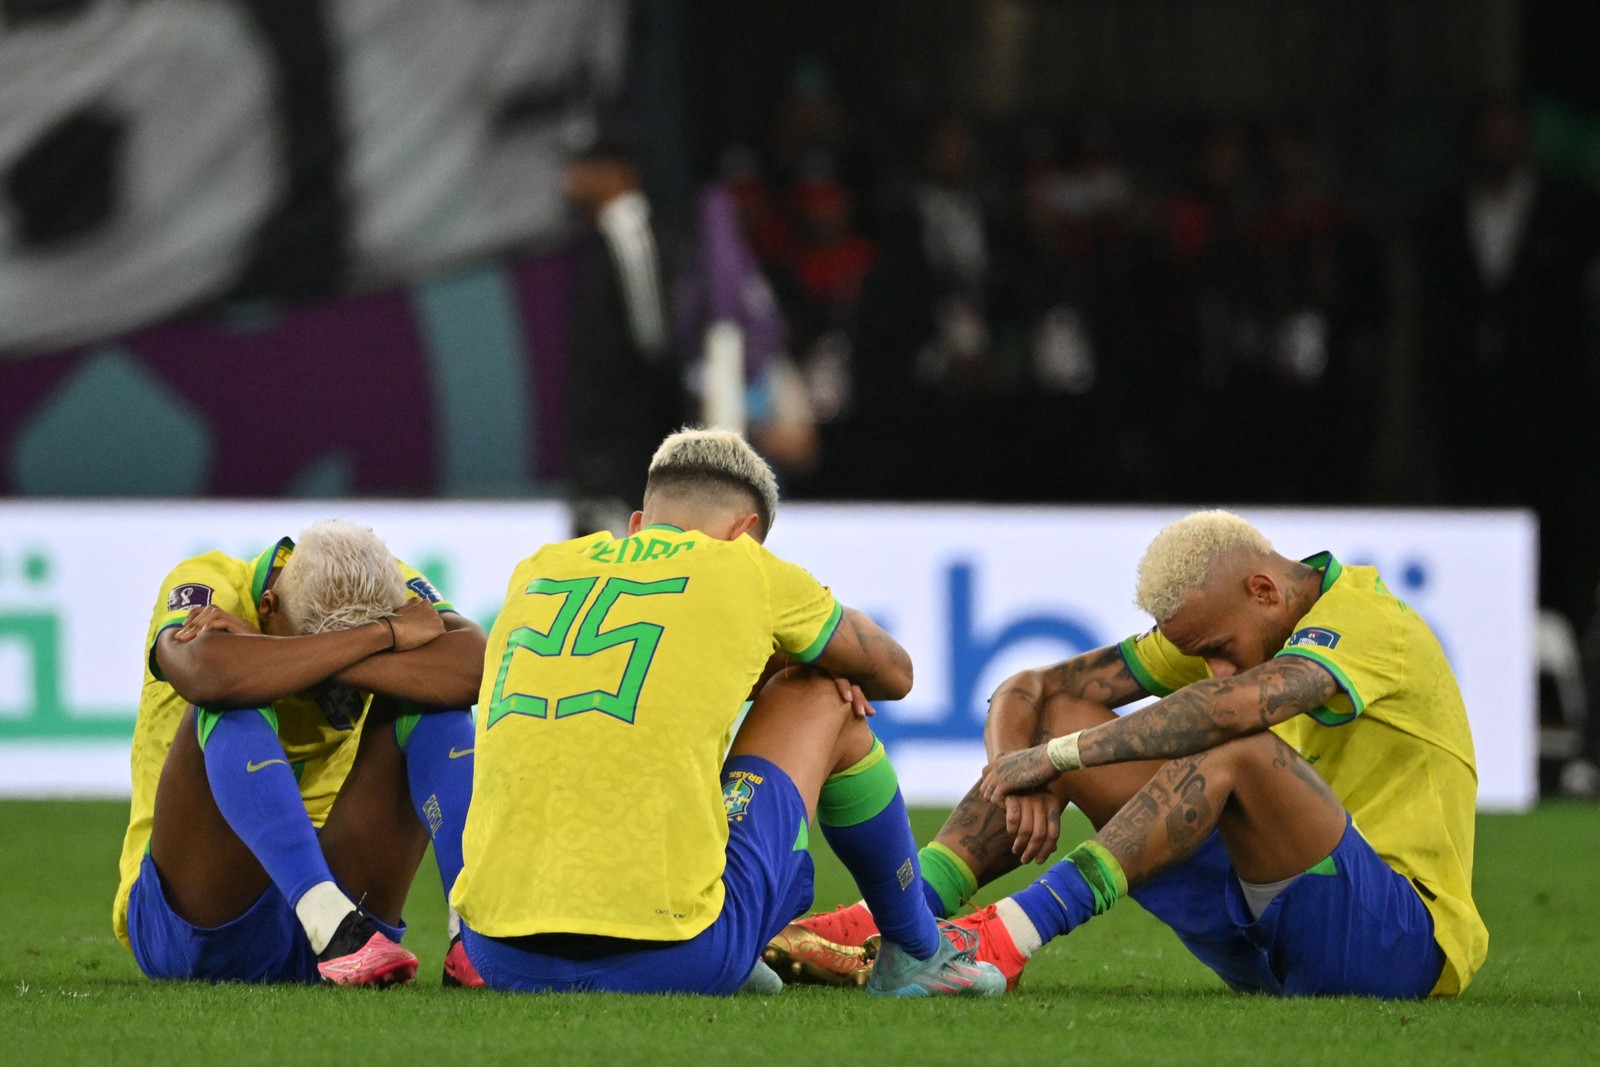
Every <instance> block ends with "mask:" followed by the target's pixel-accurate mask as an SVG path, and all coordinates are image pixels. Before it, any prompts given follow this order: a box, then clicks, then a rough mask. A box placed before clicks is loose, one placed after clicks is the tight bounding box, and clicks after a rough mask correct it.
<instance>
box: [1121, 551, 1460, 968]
mask: <svg viewBox="0 0 1600 1067" xmlns="http://www.w3.org/2000/svg"><path fill="white" fill-rule="evenodd" d="M1303 562H1305V563H1306V564H1307V565H1309V566H1311V567H1315V568H1317V569H1318V570H1320V571H1322V594H1321V596H1319V597H1318V598H1317V602H1316V603H1315V604H1313V605H1312V607H1311V610H1310V611H1309V612H1307V613H1306V614H1305V616H1304V617H1302V618H1301V619H1300V621H1299V623H1298V624H1297V625H1296V628H1295V631H1294V633H1293V634H1291V635H1290V637H1289V640H1288V641H1287V642H1286V643H1285V644H1284V647H1283V648H1282V649H1280V650H1279V651H1278V652H1277V655H1279V656H1303V657H1305V658H1307V659H1309V660H1312V661H1313V662H1315V663H1317V664H1320V665H1321V666H1322V667H1324V668H1326V669H1327V671H1328V673H1330V674H1332V675H1333V677H1334V680H1335V681H1336V682H1337V683H1338V686H1339V691H1338V693H1337V694H1336V695H1335V696H1334V697H1333V698H1331V699H1330V700H1329V701H1328V703H1327V704H1326V705H1324V706H1323V707H1320V708H1317V709H1315V710H1313V711H1310V712H1308V713H1306V714H1304V715H1297V716H1295V717H1294V718H1292V719H1290V720H1288V721H1287V722H1283V723H1279V724H1278V725H1277V726H1274V727H1273V728H1272V729H1273V732H1275V733H1276V734H1277V735H1278V736H1279V737H1281V738H1283V740H1284V741H1286V742H1287V743H1289V744H1290V745H1292V746H1294V748H1295V750H1296V751H1298V752H1299V753H1300V755H1302V756H1303V757H1305V759H1306V760H1307V762H1309V763H1310V764H1311V765H1312V766H1313V767H1315V768H1316V770H1317V772H1318V773H1319V774H1320V775H1321V776H1322V777H1323V779H1325V780H1326V781H1327V783H1328V785H1329V787H1330V788H1332V789H1333V792H1334V794H1335V795H1337V796H1338V798H1339V800H1340V802H1341V803H1343V804H1344V807H1345V810H1347V811H1349V812H1350V814H1351V816H1352V818H1354V820H1355V823H1356V826H1357V827H1358V828H1359V829H1360V831H1361V836H1362V837H1364V838H1365V839H1366V840H1367V842H1368V843H1369V844H1370V845H1371V846H1372V848H1373V850H1374V851H1376V852H1377V853H1378V855H1379V856H1381V857H1382V858H1383V860H1384V862H1385V863H1387V864H1389V866H1390V867H1392V868H1394V869H1395V870H1396V871H1398V872H1399V873H1400V874H1402V875H1404V876H1405V877H1406V878H1407V879H1409V880H1410V882H1411V884H1412V885H1413V886H1414V887H1415V888H1416V891H1417V893H1418V895H1419V896H1421V898H1422V901H1423V903H1424V904H1425V905H1426V906H1427V908H1428V911H1429V913H1430V914H1432V916H1433V924H1434V939H1435V940H1436V941H1437V942H1438V943H1439V948H1440V949H1441V950H1442V951H1443V952H1444V956H1445V965H1444V970H1443V972H1442V973H1441V974H1440V975H1439V981H1438V983H1437V984H1436V985H1435V986H1434V988H1433V994H1434V995H1435V996H1449V995H1453V994H1455V993H1459V992H1461V991H1462V990H1464V989H1466V988H1467V984H1468V983H1469V982H1471V981H1472V976H1473V975H1474V974H1475V973H1477V970H1478V968H1479V967H1481V966H1482V965H1483V960H1484V957H1485V956H1486V955H1487V954H1488V951H1489V931H1488V929H1487V928H1486V927H1485V926H1484V924H1483V919H1482V918H1480V917H1479V915H1478V909H1477V907H1476V906H1475V905H1474V904H1473V902H1472V847H1473V831H1474V821H1473V820H1474V817H1475V809H1476V802H1477V793H1478V772H1477V764H1476V763H1475V761H1474V757H1473V750H1472V734H1471V733H1470V732H1469V730H1468V728H1467V711H1466V706H1465V705H1464V704H1463V703H1462V700H1461V690H1460V688H1459V686H1457V684H1456V679H1455V675H1454V673H1452V671H1451V670H1450V664H1449V662H1448V661H1447V660H1446V659H1445V655H1444V649H1442V648H1441V647H1440V646H1439V641H1438V638H1436V637H1435V636H1434V635H1433V631H1432V630H1430V629H1429V628H1428V624H1427V623H1426V622H1424V621H1423V620H1422V618H1421V616H1419V615H1418V614H1417V613H1416V612H1415V611H1413V610H1412V609H1411V608H1410V607H1409V606H1408V605H1407V604H1406V603H1405V601H1403V600H1400V599H1399V598H1398V597H1396V596H1395V595H1394V594H1393V593H1391V592H1390V591H1389V590H1388V588H1387V587H1386V586H1385V585H1384V584H1383V579H1381V578H1380V577H1379V576H1378V572H1377V570H1376V569H1374V568H1372V567H1346V566H1343V565H1341V564H1340V563H1339V561H1338V560H1336V559H1334V558H1333V556H1332V554H1331V553H1327V552H1323V553H1319V554H1318V555H1315V556H1311V557H1309V558H1308V559H1306V560H1304V561H1303ZM1121 647H1122V655H1123V658H1124V659H1125V660H1126V661H1127V664H1128V669H1129V670H1130V671H1131V672H1132V673H1133V675H1134V677H1135V678H1136V679H1137V680H1138V681H1139V684H1140V685H1141V686H1143V687H1144V688H1145V689H1146V690H1148V691H1149V692H1151V693H1154V694H1155V695H1157V696H1166V695H1167V694H1168V693H1171V692H1173V691H1174V690H1176V689H1180V688H1182V687H1183V686H1185V685H1188V684H1189V683H1191V682H1195V681H1199V680H1200V679H1202V678H1207V677H1209V676H1210V673H1211V672H1210V670H1209V668H1207V667H1206V664H1205V661H1204V660H1202V659H1200V658H1198V657H1193V656H1185V655H1183V654H1182V653H1181V652H1179V651H1178V650H1177V648H1176V647H1174V646H1173V644H1172V643H1171V642H1170V641H1168V640H1167V639H1166V638H1165V637H1164V636H1162V634H1161V633H1160V631H1159V630H1151V631H1150V632H1149V633H1146V634H1144V635H1142V636H1140V637H1131V638H1129V639H1128V640H1126V641H1124V642H1122V646H1121Z"/></svg>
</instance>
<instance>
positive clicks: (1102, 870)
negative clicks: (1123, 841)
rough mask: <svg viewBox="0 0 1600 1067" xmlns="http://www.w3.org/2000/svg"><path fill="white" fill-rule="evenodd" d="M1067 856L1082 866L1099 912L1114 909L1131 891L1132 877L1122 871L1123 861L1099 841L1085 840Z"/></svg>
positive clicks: (1082, 873)
mask: <svg viewBox="0 0 1600 1067" xmlns="http://www.w3.org/2000/svg"><path fill="white" fill-rule="evenodd" d="M1067 859H1069V860H1071V861H1072V865H1073V866H1074V867H1076V868H1078V873H1079V874H1081V875H1083V880H1084V881H1085V882H1088V883H1089V889H1090V891H1091V892H1092V893H1094V913H1095V914H1096V915H1099V914H1101V913H1102V912H1105V911H1107V910H1108V909H1110V907H1111V905H1113V904H1115V903H1116V902H1117V901H1118V899H1120V898H1121V897H1123V896H1125V895H1126V894H1127V892H1128V876H1127V875H1126V874H1124V873H1122V864H1120V863H1118V862H1117V857H1115V856H1113V855H1112V854H1111V851H1110V850H1109V849H1107V848H1106V847H1105V846H1104V845H1102V844H1101V843H1100V842H1098V841H1093V840H1091V841H1085V842H1084V843H1083V844H1081V845H1079V846H1078V847H1077V848H1075V849H1073V850H1072V851H1071V852H1069V853H1068V854H1067Z"/></svg>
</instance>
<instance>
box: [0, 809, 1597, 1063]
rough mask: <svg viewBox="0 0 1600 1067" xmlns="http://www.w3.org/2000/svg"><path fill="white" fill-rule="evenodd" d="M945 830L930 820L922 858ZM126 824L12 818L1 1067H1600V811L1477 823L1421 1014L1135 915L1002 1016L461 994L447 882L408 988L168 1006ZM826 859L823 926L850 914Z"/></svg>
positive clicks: (199, 999) (970, 1008)
mask: <svg viewBox="0 0 1600 1067" xmlns="http://www.w3.org/2000/svg"><path fill="white" fill-rule="evenodd" d="M941 816H942V813H940V812H918V813H916V816H915V820H916V823H917V829H918V834H919V838H926V837H927V836H928V835H929V834H931V833H932V832H933V830H934V829H936V828H937V826H938V824H939V821H940V819H941ZM125 818H126V808H125V806H124V805H121V804H106V803H87V802H85V803H69V802H4V803H0V859H3V861H4V865H5V866H4V871H5V873H4V874H3V875H0V1063H4V1064H8V1065H18V1067H21V1065H32V1064H71V1063H96V1064H103V1063H110V1064H116V1065H121V1064H143V1063H149V1064H159V1065H162V1067H171V1065H173V1064H187V1063H219V1064H228V1065H230V1067H232V1065H241V1067H242V1065H245V1064H255V1063H273V1064H279V1065H292V1067H302V1065H303V1067H310V1065H314V1064H324V1063H327V1064H350V1063H358V1062H368V1061H373V1060H381V1061H383V1062H389V1063H396V1064H401V1065H406V1064H413V1063H415V1064H436V1063H446V1064H457V1063H462V1064H501V1063H504V1064H513V1063H515V1064H527V1063H536V1064H569V1063H571V1064H583V1063H606V1064H621V1063H649V1064H657V1065H666V1064H680V1063H697V1064H698V1063H705V1064H722V1063H727V1064H752V1063H753V1064H760V1065H762V1067H766V1065H776V1064H789V1063H796V1064H799V1063H805V1064H840V1065H843V1064H854V1063H865V1064H868V1065H869V1067H886V1065H889V1064H900V1063H908V1064H945V1063H949V1064H1010V1063H1091V1064H1096V1065H1105V1064H1122V1063H1127V1064H1140V1065H1155V1064H1164V1063H1171V1062H1179V1061H1187V1062H1194V1063H1207V1064H1213V1063H1244V1062H1284V1063H1296V1064H1317V1063H1329V1064H1340V1065H1342V1067H1349V1065H1352V1064H1367V1063H1380V1062H1381V1063H1384V1064H1394V1065H1399V1064H1426V1065H1428V1067H1437V1065H1440V1064H1456V1063H1482V1064H1507V1063H1527V1064H1540V1065H1557V1064H1567V1063H1571V1064H1594V1063H1600V961H1597V960H1596V953H1597V951H1600V807H1594V806H1577V805H1546V806H1545V807H1542V808H1540V809H1539V810H1538V811H1536V812H1534V813H1533V814H1530V815H1525V816H1484V817H1481V818H1480V819H1479V824H1478V861H1477V894H1478V899H1479V904H1480V907H1481V909H1482V911H1483V913H1484V916H1485V919H1486V921H1487V922H1488V924H1489V928H1490V931H1491V935H1492V943H1491V949H1490V959H1489V963H1488V966H1487V967H1486V968H1485V969H1484V971H1483V972H1482V973H1481V974H1480V975H1479V977H1478V979H1477V981H1476V983H1475V984H1474V985H1473V987H1472V988H1471V989H1470V990H1469V991H1468V993H1467V994H1466V995H1465V996H1464V997H1461V998H1460V999H1458V1000H1454V1001H1430V1002H1426V1003H1420V1004H1385V1003H1378V1002H1373V1001H1362V1000H1356V999H1329V1000H1317V1001H1280V1000H1271V999H1266V998H1259V997H1241V996H1235V995H1233V994H1231V993H1228V992H1227V991H1226V990H1224V989H1223V987H1222V985H1221V984H1220V983H1219V982H1218V981H1217V980H1216V979H1215V978H1213V977H1212V976H1211V975H1210V973H1209V972H1207V971H1206V970H1205V969H1204V968H1202V967H1200V966H1199V965H1198V964H1196V963H1195V962H1194V961H1193V960H1192V959H1190V958H1189V957H1188V956H1187V955H1186V954H1185V953H1184V951H1183V949H1182V948H1181V946H1180V945H1179V944H1178V942H1177V940H1176V939H1175V938H1173V937H1172V935H1171V934H1170V933H1169V932H1167V931H1166V929H1165V928H1163V927H1162V926H1160V924H1158V923H1157V922H1155V921H1154V920H1153V919H1152V918H1151V917H1150V916H1149V915H1147V914H1145V913H1144V912H1143V911H1141V910H1140V909H1139V908H1138V907H1137V905H1134V904H1131V903H1125V904H1123V905H1121V906H1119V907H1118V908H1117V909H1115V910H1114V911H1113V912H1111V913H1110V914H1108V915H1106V916H1104V917H1103V918H1101V919H1099V920H1097V921H1096V922H1095V923H1093V924H1090V925H1089V926H1087V927H1085V928H1083V929H1082V930H1079V931H1077V932H1075V933H1074V934H1072V936H1070V937H1067V938H1063V939H1061V940H1060V941H1057V942H1056V943H1054V944H1052V945H1051V946H1049V947H1048V948H1046V950H1045V951H1044V952H1043V953H1041V955H1040V956H1039V958H1038V959H1036V960H1035V961H1034V962H1033V964H1032V965H1031V966H1030V968H1029V971H1028V974H1027V976H1026V977H1025V979H1024V981H1023V985H1022V987H1021V989H1020V990H1018V991H1017V992H1016V993H1014V994H1011V995H1009V996H1007V997H1004V998H1001V999H998V1000H993V1001H980V1002H959V1003H955V1002H947V1001H946V1002H928V1001H910V1002H882V1001H875V1000H869V999H868V998H866V997H865V996H864V995H861V994H859V993H858V992H856V991H844V990H833V989H819V988H791V989H789V990H787V991H786V992H785V993H784V994H782V995H781V996H778V997H771V998H760V997H740V998H734V999H732V1000H710V999H702V998H692V997H619V996H598V995H585V996H543V997H527V996H503V995H497V994H481V993H471V992H465V991H461V990H447V989H441V988H440V987H439V986H438V984H437V975H438V973H439V965H440V960H441V957H442V954H443V949H444V933H443V904H442V902H441V900H440V893H439V888H438V885H437V881H436V879H435V878H434V876H433V872H432V867H431V863H430V864H429V865H427V866H426V867H425V868H424V871H423V872H422V873H421V874H420V875H419V877H418V883H417V888H416V890H415V891H414V893H413V896H412V901H411V905H410V907H409V909H408V910H409V914H408V916H407V918H408V919H409V921H410V923H411V934H410V936H408V938H407V942H408V944H410V945H411V946H412V948H413V950H414V951H416V952H417V953H418V955H419V956H421V957H422V961H423V971H422V975H421V977H420V978H419V980H418V983H417V984H416V985H415V986H413V987H412V988H410V989H405V990H396V991H392V992H388V993H371V992H366V991H358V990H333V989H317V988H253V987H242V986H205V985H162V984H156V983H152V982H148V981H146V980H145V979H144V978H142V977H141V976H140V975H139V974H138V972H137V970H136V969H135V967H134V965H133V962H132V960H131V959H129V958H128V956H127V954H126V953H125V952H124V951H123V950H122V948H121V947H120V946H119V945H117V943H116V942H115V941H114V940H113V938H112V936H111V931H110V906H111V905H110V901H111V896H112V892H113V890H114V888H115V883H116V859H117V851H118V847H119V844H120V841H121V835H122V829H123V825H124V820H125ZM1085 829H1086V828H1085V826H1084V825H1083V824H1082V823H1081V822H1073V823H1071V824H1070V826H1069V828H1068V829H1067V831H1066V834H1065V835H1064V836H1065V837H1066V838H1068V839H1070V838H1071V837H1072V836H1073V835H1078V836H1082V835H1083V833H1084V832H1085ZM815 847H816V848H817V849H818V850H819V856H818V861H819V870H818V898H817V905H818V906H819V907H828V906H832V905H833V904H835V903H840V902H843V901H846V900H849V899H853V894H852V892H851V887H850V884H849V881H848V879H847V877H846V876H845V875H844V873H843V871H842V870H841V869H840V868H839V866H838V864H837V863H836V862H835V861H834V860H833V858H832V856H831V855H828V854H827V853H826V849H825V847H824V846H822V845H821V844H820V842H819V843H818V844H817V845H816V846H815ZM1015 881H1016V878H1015V877H1014V878H1013V879H1012V880H1011V882H1015ZM1007 884H1009V883H1007ZM1004 888H1005V884H1002V885H1000V886H997V887H994V888H993V889H992V890H991V892H990V893H988V894H986V897H985V899H987V898H988V897H992V896H994V895H997V894H998V892H1000V891H1003V890H1004Z"/></svg>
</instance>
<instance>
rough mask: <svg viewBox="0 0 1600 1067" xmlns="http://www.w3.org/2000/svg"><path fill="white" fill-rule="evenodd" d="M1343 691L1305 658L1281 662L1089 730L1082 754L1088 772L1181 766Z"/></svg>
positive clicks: (1199, 685) (1188, 690)
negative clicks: (1155, 762) (1109, 766)
mask: <svg viewBox="0 0 1600 1067" xmlns="http://www.w3.org/2000/svg"><path fill="white" fill-rule="evenodd" d="M1337 688H1338V687H1337V684H1336V683H1335V682H1334V680H1333V676H1332V675H1331V674H1329V673H1328V671H1327V670H1326V669H1325V668H1323V667H1320V666H1318V665H1317V664H1315V663H1313V662H1312V661H1311V660H1309V659H1306V658H1304V657H1301V656H1281V657H1278V658H1276V659H1272V660H1269V661H1267V662H1266V663H1264V664H1262V665H1261V666H1259V667H1255V668H1253V669H1251V670H1248V671H1245V672H1244V673H1243V674H1240V675H1235V676H1233V677H1230V678H1210V679H1207V680H1205V681H1202V682H1196V683H1194V684H1193V685H1189V686H1185V687H1184V688H1182V689H1180V690H1178V691H1177V692H1176V693H1174V694H1172V695H1171V696H1169V697H1167V698H1166V699H1165V700H1162V701H1161V702H1159V703H1157V704H1152V705H1151V706H1149V707H1148V708H1141V709H1140V710H1138V711H1136V712H1134V713H1132V714H1131V715H1125V716H1123V717H1122V718H1120V719H1117V720H1115V721H1113V722H1108V723H1105V724H1104V725H1101V726H1097V727H1094V728H1093V729H1092V730H1087V731H1085V732H1084V734H1083V737H1082V738H1081V739H1080V741H1079V752H1080V753H1081V754H1082V757H1083V762H1084V765H1085V766H1089V767H1094V766H1099V765H1101V764H1105V763H1121V762H1124V761H1126V760H1142V759H1176V758H1178V757H1180V756H1188V755H1192V754H1193V753H1196V752H1203V751H1205V750H1206V749H1208V748H1211V747H1213V746H1215V745H1217V744H1220V743H1221V742H1223V741H1226V740H1227V739H1229V738H1230V737H1241V736H1243V735H1245V734H1252V733H1258V732H1260V731H1262V730H1265V729H1266V728H1267V727H1269V726H1271V725H1273V724H1274V723H1279V722H1282V721H1284V720H1285V719H1288V718H1290V717H1292V716H1294V715H1297V714H1299V713H1301V712H1304V711H1310V710H1311V709H1312V708H1315V707H1317V706H1318V705H1320V704H1321V703H1322V702H1323V701H1325V700H1327V699H1328V698H1329V697H1330V696H1332V695H1333V694H1334V693H1335V692H1336V691H1337Z"/></svg>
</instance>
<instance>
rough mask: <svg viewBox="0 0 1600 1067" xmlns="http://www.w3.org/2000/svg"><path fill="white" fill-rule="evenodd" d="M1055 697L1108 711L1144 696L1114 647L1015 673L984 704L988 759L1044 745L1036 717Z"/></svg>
mask: <svg viewBox="0 0 1600 1067" xmlns="http://www.w3.org/2000/svg"><path fill="white" fill-rule="evenodd" d="M1061 694H1065V695H1067V696H1074V697H1079V698H1081V699H1083V700H1092V701H1094V702H1095V703H1096V704H1104V705H1105V706H1106V707H1108V708H1115V707H1119V706H1120V705H1123V704H1126V703H1128V702H1129V701H1132V700H1137V699H1139V698H1140V697H1143V696H1148V695H1149V694H1148V693H1146V692H1145V690H1144V689H1143V688H1142V687H1141V686H1140V685H1139V683H1138V682H1137V681H1135V680H1134V677H1133V673H1132V672H1131V671H1129V670H1128V664H1127V663H1126V662H1125V661H1124V660H1123V658H1122V652H1121V650H1119V649H1118V648H1117V646H1116V645H1109V646H1107V647H1106V648H1099V649H1096V650H1094V651H1093V652H1085V653H1083V654H1082V655H1080V656H1074V657H1072V658H1071V659H1069V660H1063V661H1061V662H1060V663H1057V664H1054V665H1053V666H1050V667H1040V668H1038V669H1035V670H1026V671H1018V672H1017V673H1016V674H1013V675H1012V676H1011V677H1010V678H1007V679H1006V680H1005V681H1004V682H1001V683H1000V687H999V688H998V689H996V690H995V691H994V695H993V696H991V697H990V698H989V718H988V721H987V722H985V724H984V728H983V744H984V747H985V748H986V749H987V750H988V753H989V759H990V760H991V761H993V760H995V759H996V758H998V757H999V756H1002V755H1004V754H1005V753H1007V752H1015V751H1017V750H1018V749H1023V748H1029V747H1031V746H1033V745H1037V744H1042V743H1043V742H1045V741H1048V740H1050V738H1049V737H1048V736H1045V735H1041V734H1040V733H1039V729H1040V727H1039V712H1040V709H1041V708H1043V707H1044V705H1045V704H1046V702H1048V701H1049V700H1050V699H1051V698H1052V697H1055V696H1058V695H1061Z"/></svg>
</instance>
